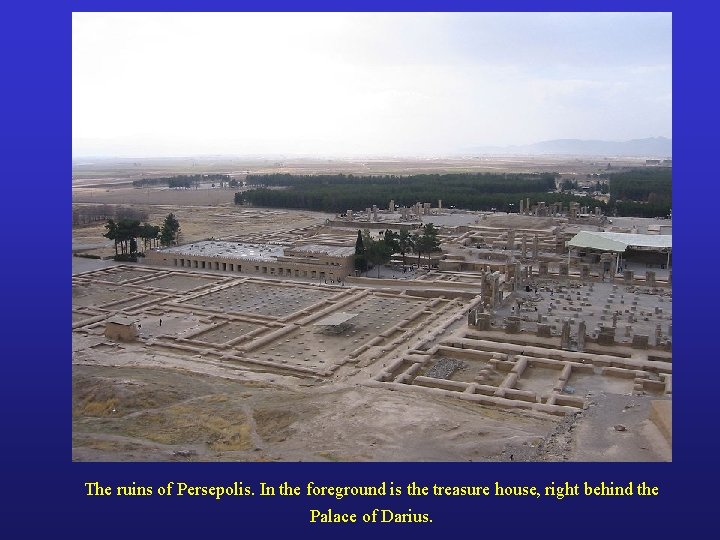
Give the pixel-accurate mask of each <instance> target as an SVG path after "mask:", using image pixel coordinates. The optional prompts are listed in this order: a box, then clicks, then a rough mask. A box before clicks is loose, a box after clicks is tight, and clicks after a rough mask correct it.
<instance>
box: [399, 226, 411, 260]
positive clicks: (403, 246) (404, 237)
mask: <svg viewBox="0 0 720 540" xmlns="http://www.w3.org/2000/svg"><path fill="white" fill-rule="evenodd" d="M413 249H415V240H414V238H413V237H412V236H411V235H410V233H409V232H407V230H405V229H403V230H401V231H400V234H399V235H398V239H397V251H398V252H400V255H402V258H403V266H405V254H406V253H411V252H412V251H413Z"/></svg>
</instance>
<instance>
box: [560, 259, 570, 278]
mask: <svg viewBox="0 0 720 540" xmlns="http://www.w3.org/2000/svg"><path fill="white" fill-rule="evenodd" d="M560 275H561V276H567V275H568V263H564V262H563V263H560Z"/></svg>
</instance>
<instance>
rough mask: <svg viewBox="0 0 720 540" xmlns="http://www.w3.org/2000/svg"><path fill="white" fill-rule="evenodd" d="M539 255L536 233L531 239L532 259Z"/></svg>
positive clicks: (538, 241) (538, 242)
mask: <svg viewBox="0 0 720 540" xmlns="http://www.w3.org/2000/svg"><path fill="white" fill-rule="evenodd" d="M539 255H540V240H539V239H538V235H537V234H536V235H535V238H534V239H533V259H537V258H538V256H539Z"/></svg>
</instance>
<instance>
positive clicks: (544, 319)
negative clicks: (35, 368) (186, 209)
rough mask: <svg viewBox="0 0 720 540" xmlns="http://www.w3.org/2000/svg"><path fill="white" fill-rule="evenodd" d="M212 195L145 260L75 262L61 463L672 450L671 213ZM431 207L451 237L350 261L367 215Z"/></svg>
mask: <svg viewBox="0 0 720 540" xmlns="http://www.w3.org/2000/svg"><path fill="white" fill-rule="evenodd" d="M523 203H524V204H523ZM223 211H225V212H227V213H228V214H232V216H233V220H234V221H233V223H234V225H235V231H236V232H233V230H232V227H231V226H229V225H227V224H226V225H225V226H224V228H221V230H222V231H223V233H220V234H218V233H215V232H214V231H216V230H217V229H213V233H210V232H209V231H208V232H207V233H205V235H200V234H198V235H197V237H196V238H189V240H192V242H188V246H186V247H182V246H181V247H182V250H180V249H175V248H173V249H175V251H173V250H172V249H168V250H162V249H160V250H154V251H156V252H155V253H153V254H147V256H146V257H145V261H144V262H143V263H137V264H132V263H127V264H118V263H111V262H108V261H104V260H97V261H93V260H86V259H79V258H77V259H75V258H74V272H73V276H72V332H73V459H75V460H78V461H98V460H102V461H669V460H670V459H671V437H672V427H671V418H672V411H671V404H672V286H671V284H672V272H671V270H670V262H671V261H670V249H669V247H668V243H669V238H671V237H670V235H669V233H670V229H669V222H667V221H664V222H659V221H657V220H654V219H641V218H613V219H612V221H611V220H608V219H607V218H605V217H604V216H601V215H599V214H598V213H594V212H592V210H591V209H582V208H578V207H575V208H573V207H572V205H571V207H570V208H563V207H562V206H560V205H553V206H552V207H546V206H545V205H544V204H543V203H537V202H531V201H527V202H525V201H522V202H521V204H520V212H519V213H516V214H492V213H481V212H463V211H458V210H446V209H442V208H441V207H436V206H433V207H431V206H430V205H429V204H426V205H420V206H418V205H416V206H414V207H411V208H402V209H397V208H395V207H394V204H393V203H391V204H390V207H389V208H387V209H385V210H379V209H377V208H373V209H368V210H367V211H366V212H362V213H360V215H357V214H356V215H355V216H354V217H353V215H352V212H350V213H349V214H343V215H342V216H334V217H333V216H327V215H325V214H312V213H311V212H298V215H299V216H301V219H300V220H299V221H296V222H295V225H294V226H293V220H292V219H289V220H288V221H287V222H286V224H285V225H283V226H276V227H275V228H272V229H271V228H269V227H268V228H267V230H266V231H265V232H263V231H262V230H259V228H258V227H254V228H253V227H252V224H253V223H254V222H257V221H258V220H262V219H263V217H262V215H263V214H264V213H265V212H266V211H264V210H262V209H248V208H234V207H231V206H227V207H224V210H223ZM267 212H270V213H272V212H277V211H267ZM283 212H284V213H285V214H288V215H289V216H290V218H292V213H289V212H285V211H283ZM265 219H268V218H267V216H266V217H265ZM313 219H314V220H315V222H314V223H310V222H311V221H312V220H313ZM431 222H432V223H434V224H435V225H436V226H438V227H439V228H440V240H441V248H442V253H435V254H433V255H432V256H431V258H430V259H429V260H428V258H427V256H426V255H423V257H422V258H421V259H420V261H419V263H420V264H419V265H418V258H417V257H416V256H414V255H411V254H409V255H407V256H406V257H405V258H403V257H400V255H399V254H396V256H395V257H394V259H393V262H392V263H391V264H389V265H387V266H386V267H384V268H382V269H381V272H380V277H376V276H377V273H376V271H375V270H372V271H370V272H368V275H361V276H358V275H354V273H353V272H352V271H351V270H348V269H347V264H346V263H348V259H347V257H348V255H347V253H350V252H348V251H347V249H346V248H350V247H354V245H355V239H356V237H357V231H358V230H362V229H369V230H370V231H371V233H372V234H376V233H377V232H378V231H379V230H384V229H386V228H388V229H392V230H395V231H399V230H402V229H406V230H409V231H411V232H412V231H414V230H415V229H417V228H418V227H420V226H421V225H422V224H423V223H431ZM245 223H247V224H248V226H245V225H244V224H245ZM663 227H665V229H663ZM243 231H244V232H243ZM225 232H227V234H224V233H225ZM83 234H86V235H87V230H86V231H84V233H83ZM100 234H101V233H100ZM211 234H212V236H213V237H215V238H213V239H212V241H207V242H210V243H202V242H205V241H206V240H205V237H208V236H210V235H211ZM87 236H88V237H90V235H87ZM218 236H221V238H217V237H218ZM98 237H99V234H98ZM100 240H102V238H101V237H99V240H98V241H100ZM212 242H227V243H236V244H238V245H239V246H240V248H241V249H239V250H236V251H233V252H232V254H230V251H228V250H227V249H226V244H222V245H221V244H213V243H212ZM261 244H264V245H268V246H270V245H272V246H275V248H277V249H276V250H275V251H273V252H272V254H270V252H269V251H266V252H263V253H264V254H262V255H257V254H255V255H249V253H250V251H248V250H249V249H250V248H249V247H248V246H257V245H261ZM220 247H222V248H223V249H222V250H220V249H219V248H220ZM275 248H274V249H275ZM340 248H342V249H340ZM253 249H255V248H253ZM278 249H279V250H280V251H278ZM253 253H255V252H253ZM304 257H306V258H307V259H308V260H303V258H304ZM333 257H336V258H338V259H337V261H339V262H337V263H336V262H334V261H335V260H336V259H334V258H333ZM342 257H345V259H342ZM350 257H351V256H350ZM403 259H405V260H403ZM349 260H350V263H349V264H350V267H352V258H350V259H349ZM75 262H77V264H75ZM428 266H429V268H428Z"/></svg>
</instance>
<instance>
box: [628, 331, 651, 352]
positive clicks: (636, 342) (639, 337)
mask: <svg viewBox="0 0 720 540" xmlns="http://www.w3.org/2000/svg"><path fill="white" fill-rule="evenodd" d="M648 341H649V339H648V336H647V334H635V335H634V336H633V339H632V345H631V347H632V348H633V349H647V348H648Z"/></svg>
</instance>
